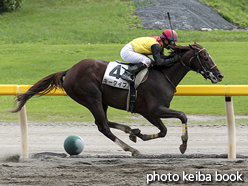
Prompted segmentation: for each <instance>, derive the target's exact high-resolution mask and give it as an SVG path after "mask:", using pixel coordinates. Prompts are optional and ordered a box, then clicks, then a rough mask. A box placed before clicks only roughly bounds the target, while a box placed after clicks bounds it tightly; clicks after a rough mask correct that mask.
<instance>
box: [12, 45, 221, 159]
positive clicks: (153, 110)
mask: <svg viewBox="0 0 248 186" xmlns="http://www.w3.org/2000/svg"><path fill="white" fill-rule="evenodd" d="M171 48H172V51H171V53H170V55H175V54H179V55H180V56H181V58H180V60H179V61H178V62H177V63H175V64H174V65H173V66H171V67H159V68H156V66H154V67H153V68H150V70H149V77H148V79H147V80H146V81H145V82H144V83H143V84H141V85H140V86H139V87H138V88H137V99H136V105H135V113H139V114H141V115H142V116H143V117H145V118H146V119H147V120H148V121H149V122H150V123H152V124H153V125H154V126H156V127H157V128H158V129H159V130H160V132H159V133H157V134H142V133H141V131H140V130H139V129H131V128H130V127H129V126H126V125H122V124H118V123H115V122H111V121H108V119H107V109H108V106H111V107H114V108H117V109H121V110H126V104H127V102H126V100H127V95H128V90H123V89H119V88H115V87H111V86H108V85H105V84H102V79H103V76H104V72H105V70H106V67H107V65H108V64H109V62H108V61H102V60H95V59H84V60H82V61H80V62H79V63H77V64H75V65H74V66H73V67H71V68H70V69H69V70H66V71H61V72H57V73H54V74H51V75H48V76H47V77H45V78H43V79H41V80H40V81H38V82H37V83H35V84H34V85H33V86H32V87H31V88H30V89H29V90H28V91H26V92H25V93H23V94H20V95H17V97H16V100H17V101H18V106H17V108H16V109H13V110H11V112H17V111H19V110H20V109H21V108H22V107H23V106H24V104H25V103H26V102H27V100H28V99H30V98H31V97H32V96H34V95H35V94H39V95H45V94H47V93H49V92H51V91H53V90H56V88H61V89H64V90H65V92H66V93H67V95H68V96H70V97H71V98H72V99H73V100H74V101H76V102H78V103H79V104H81V105H83V106H85V107H87V108H88V109H89V110H90V111H91V113H92V114H93V116H94V118H95V124H96V125H97V127H98V130H99V131H100V132H101V133H103V134H104V135H105V136H106V137H108V138H109V139H111V140H112V141H113V142H115V143H116V144H117V145H119V146H120V147H121V148H122V149H123V150H124V151H130V152H131V153H132V155H133V156H136V155H139V154H140V152H139V151H138V150H136V149H134V148H132V147H130V146H129V145H127V144H126V143H124V142H123V141H121V140H120V139H119V138H118V137H116V136H115V135H114V134H113V133H112V132H111V130H110V128H116V129H119V130H122V131H124V132H125V133H129V138H130V140H132V141H134V142H136V140H137V137H139V138H141V139H142V140H144V141H146V140H151V139H155V138H162V137H165V135H166V133H167V128H166V126H165V125H164V124H163V122H162V121H161V118H178V119H180V120H181V122H182V129H183V132H182V136H181V139H182V144H181V145H180V147H179V149H180V151H181V153H182V154H183V153H184V152H185V151H186V148H187V141H188V132H187V117H186V115H185V114H184V113H183V112H181V111H176V110H172V109H170V108H169V107H170V102H171V100H172V98H173V96H174V93H175V91H176V86H177V85H178V84H179V82H180V81H181V80H182V79H183V78H184V76H185V75H186V74H187V72H189V71H190V70H193V71H196V72H198V73H200V74H201V75H202V76H203V77H204V78H205V79H210V80H211V82H212V83H217V82H220V81H221V80H222V78H223V77H224V76H223V75H222V73H221V72H220V70H219V69H218V67H217V66H216V64H215V63H214V61H213V59H212V57H211V56H210V55H209V53H208V52H207V50H206V49H205V48H203V47H202V46H201V45H199V44H197V43H194V44H192V45H189V46H179V45H178V46H173V47H171Z"/></svg>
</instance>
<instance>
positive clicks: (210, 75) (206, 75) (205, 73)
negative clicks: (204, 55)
mask: <svg viewBox="0 0 248 186" xmlns="http://www.w3.org/2000/svg"><path fill="white" fill-rule="evenodd" d="M203 50H205V48H202V49H200V50H198V51H196V50H194V53H195V55H194V56H193V57H191V58H190V60H189V66H186V65H185V64H184V63H183V62H182V60H181V59H179V61H180V62H181V63H182V65H183V66H184V67H185V68H187V69H188V70H189V71H194V72H196V73H200V74H201V75H202V76H203V77H204V78H205V79H208V78H215V76H214V75H213V73H212V72H211V70H212V69H213V68H215V67H217V66H216V64H214V65H213V66H212V67H211V68H209V69H208V68H207V67H206V65H205V63H203V62H202V60H201V59H200V56H199V54H200V53H201V52H202V51H203ZM194 58H197V59H198V62H199V63H200V65H201V67H202V69H203V70H202V71H200V70H199V69H198V70H195V69H193V68H191V61H192V60H193V59H194ZM162 72H163V74H164V75H165V77H166V79H167V80H168V81H169V82H170V84H171V85H172V86H173V88H174V92H176V86H175V85H174V83H173V82H172V81H171V80H170V78H169V77H168V76H167V74H166V73H165V71H164V70H163V69H162Z"/></svg>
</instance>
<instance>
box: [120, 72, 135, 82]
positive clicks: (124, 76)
mask: <svg viewBox="0 0 248 186" xmlns="http://www.w3.org/2000/svg"><path fill="white" fill-rule="evenodd" d="M132 77H133V78H132ZM121 78H122V79H123V80H125V81H127V82H128V83H134V80H135V78H134V75H133V74H131V73H130V72H128V71H126V72H124V73H123V74H122V75H121Z"/></svg>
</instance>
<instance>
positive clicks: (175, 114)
mask: <svg viewBox="0 0 248 186" xmlns="http://www.w3.org/2000/svg"><path fill="white" fill-rule="evenodd" d="M153 115H154V117H159V118H178V119H180V120H181V122H182V128H183V133H182V136H181V139H182V142H183V143H182V144H181V145H180V147H179V149H180V152H181V153H182V154H184V153H185V151H186V149H187V142H188V131H187V117H186V115H185V114H184V113H183V112H180V111H176V110H172V109H169V108H167V107H164V106H160V107H159V108H158V109H157V110H156V112H155V113H154V114H153Z"/></svg>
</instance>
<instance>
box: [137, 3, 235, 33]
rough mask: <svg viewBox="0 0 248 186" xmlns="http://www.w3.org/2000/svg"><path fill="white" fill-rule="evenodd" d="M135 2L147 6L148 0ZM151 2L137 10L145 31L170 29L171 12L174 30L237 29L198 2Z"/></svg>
mask: <svg viewBox="0 0 248 186" xmlns="http://www.w3.org/2000/svg"><path fill="white" fill-rule="evenodd" d="M134 2H135V3H136V4H140V5H145V4H147V3H146V2H148V0H134ZM149 2H152V3H151V4H149V5H147V6H141V7H138V8H137V9H136V11H137V15H138V16H139V17H140V18H141V19H142V22H141V24H142V26H143V27H144V28H145V29H164V28H170V24H169V20H168V16H167V12H170V17H171V21H172V28H173V29H177V30H208V29H212V30H213V29H217V30H232V29H236V27H235V26H234V25H233V24H231V23H229V22H228V21H226V20H225V19H224V18H223V17H221V16H220V15H219V14H218V13H217V12H215V11H214V10H213V9H212V8H210V7H209V6H207V5H206V4H203V3H201V2H200V1H197V0H176V1H175V0H149Z"/></svg>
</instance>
